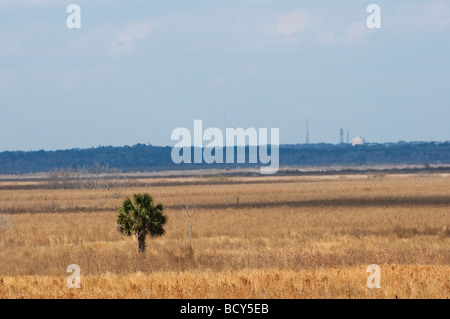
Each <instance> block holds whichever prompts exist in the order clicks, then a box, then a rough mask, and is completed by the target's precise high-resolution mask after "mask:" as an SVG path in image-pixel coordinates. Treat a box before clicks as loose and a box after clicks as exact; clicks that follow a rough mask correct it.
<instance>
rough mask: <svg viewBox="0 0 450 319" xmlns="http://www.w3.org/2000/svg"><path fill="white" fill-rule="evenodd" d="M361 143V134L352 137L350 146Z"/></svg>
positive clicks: (362, 142)
mask: <svg viewBox="0 0 450 319" xmlns="http://www.w3.org/2000/svg"><path fill="white" fill-rule="evenodd" d="M363 144H364V139H363V138H362V137H361V136H357V137H355V138H354V139H352V146H355V145H363Z"/></svg>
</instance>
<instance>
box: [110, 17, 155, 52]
mask: <svg viewBox="0 0 450 319" xmlns="http://www.w3.org/2000/svg"><path fill="white" fill-rule="evenodd" d="M154 27H155V26H154V25H152V24H150V23H147V22H144V23H137V24H133V25H130V26H128V27H127V28H125V29H124V30H123V31H121V32H119V33H118V34H117V35H116V36H115V37H114V39H113V42H112V50H113V52H115V53H125V54H126V53H131V52H133V51H134V49H135V48H136V42H137V40H141V39H144V38H145V37H147V35H148V34H149V33H150V31H151V30H152V29H154Z"/></svg>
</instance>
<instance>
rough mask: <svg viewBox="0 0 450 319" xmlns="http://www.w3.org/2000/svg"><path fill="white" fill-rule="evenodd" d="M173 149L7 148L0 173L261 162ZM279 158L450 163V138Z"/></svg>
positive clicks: (331, 148)
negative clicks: (184, 159)
mask: <svg viewBox="0 0 450 319" xmlns="http://www.w3.org/2000/svg"><path fill="white" fill-rule="evenodd" d="M171 151H172V147H170V146H165V147H162V146H152V145H145V144H137V145H134V146H123V147H113V146H102V147H97V148H90V149H69V150H59V151H44V150H41V151H29V152H25V151H14V152H10V151H6V152H1V153H0V174H19V173H35V172H49V171H52V170H57V169H80V168H85V167H91V166H93V165H102V166H107V167H110V168H115V169H119V170H121V171H123V172H132V171H135V172H137V171H140V172H144V171H160V170H168V169H170V170H174V169H177V170H178V169H180V170H182V169H198V168H237V167H252V166H255V167H256V166H260V164H206V163H203V164H185V163H182V164H175V163H173V162H172V159H171ZM225 151H226V150H224V153H225ZM193 153H194V152H193V151H192V154H193ZM235 153H236V152H235ZM246 154H247V158H248V148H247V149H246ZM279 159H280V167H283V166H299V167H301V166H310V165H313V166H327V165H355V166H361V165H374V164H424V165H426V164H450V142H442V143H437V142H411V143H406V142H399V143H389V144H365V145H357V146H351V145H348V144H339V145H335V144H324V143H322V144H297V145H281V146H280V149H279ZM246 163H248V161H246Z"/></svg>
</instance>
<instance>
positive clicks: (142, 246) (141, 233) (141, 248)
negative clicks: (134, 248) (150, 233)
mask: <svg viewBox="0 0 450 319" xmlns="http://www.w3.org/2000/svg"><path fill="white" fill-rule="evenodd" d="M146 235H147V233H146V232H145V230H140V231H138V232H137V238H138V242H139V252H141V253H145V248H146V245H145V237H146Z"/></svg>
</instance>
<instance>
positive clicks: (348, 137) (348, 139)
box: [347, 131, 350, 144]
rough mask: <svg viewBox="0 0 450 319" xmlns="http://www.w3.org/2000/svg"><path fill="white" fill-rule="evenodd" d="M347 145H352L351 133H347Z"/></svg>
mask: <svg viewBox="0 0 450 319" xmlns="http://www.w3.org/2000/svg"><path fill="white" fill-rule="evenodd" d="M347 144H350V131H347Z"/></svg>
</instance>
